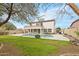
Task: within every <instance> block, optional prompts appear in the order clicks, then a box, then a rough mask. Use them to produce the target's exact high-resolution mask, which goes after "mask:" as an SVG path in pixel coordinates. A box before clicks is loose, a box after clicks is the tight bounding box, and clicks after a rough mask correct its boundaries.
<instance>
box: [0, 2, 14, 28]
mask: <svg viewBox="0 0 79 59" xmlns="http://www.w3.org/2000/svg"><path fill="white" fill-rule="evenodd" d="M12 7H13V3H11V6H10V11H9V13H8V17H7V18H6V20H5V21H3V22H0V27H1V26H2V25H4V24H5V23H7V22H8V21H9V19H10V17H11V15H12Z"/></svg>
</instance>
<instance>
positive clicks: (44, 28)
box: [25, 20, 55, 33]
mask: <svg viewBox="0 0 79 59" xmlns="http://www.w3.org/2000/svg"><path fill="white" fill-rule="evenodd" d="M30 24H31V25H30V26H28V27H26V28H25V29H28V31H29V32H32V31H33V32H34V30H36V29H37V30H36V31H38V30H39V29H40V32H41V33H45V32H46V33H54V31H55V21H54V20H47V21H41V22H32V23H30Z"/></svg>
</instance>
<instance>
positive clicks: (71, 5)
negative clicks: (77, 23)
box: [68, 3, 79, 15]
mask: <svg viewBox="0 0 79 59" xmlns="http://www.w3.org/2000/svg"><path fill="white" fill-rule="evenodd" d="M68 5H69V6H70V7H71V8H72V9H73V11H74V12H75V13H76V14H77V15H79V8H78V7H77V6H76V5H75V4H74V3H69V4H68Z"/></svg>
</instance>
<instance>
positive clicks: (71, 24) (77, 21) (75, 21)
mask: <svg viewBox="0 0 79 59" xmlns="http://www.w3.org/2000/svg"><path fill="white" fill-rule="evenodd" d="M78 21H79V19H77V20H75V21H74V22H72V24H71V25H70V27H72V26H73V24H75V23H76V22H78Z"/></svg>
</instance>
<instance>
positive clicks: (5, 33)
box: [0, 31, 8, 35]
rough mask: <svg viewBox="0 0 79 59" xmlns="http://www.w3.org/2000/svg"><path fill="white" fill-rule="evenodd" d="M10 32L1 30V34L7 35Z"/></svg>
mask: <svg viewBox="0 0 79 59" xmlns="http://www.w3.org/2000/svg"><path fill="white" fill-rule="evenodd" d="M7 34H8V32H3V31H2V32H0V35H7Z"/></svg>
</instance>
